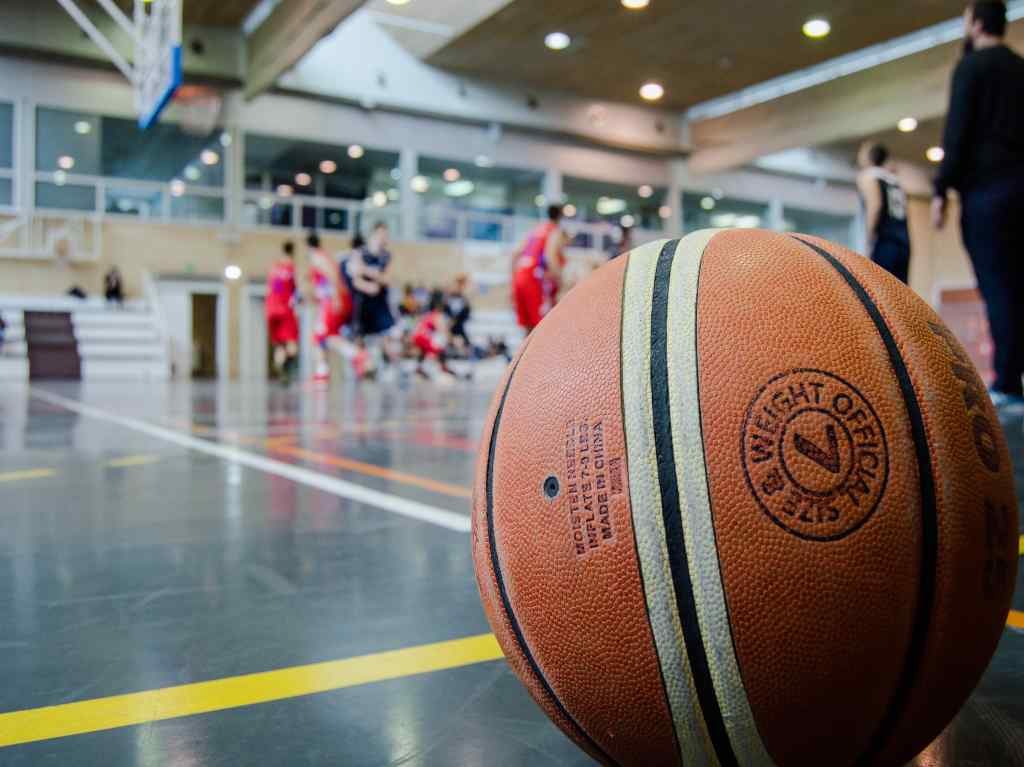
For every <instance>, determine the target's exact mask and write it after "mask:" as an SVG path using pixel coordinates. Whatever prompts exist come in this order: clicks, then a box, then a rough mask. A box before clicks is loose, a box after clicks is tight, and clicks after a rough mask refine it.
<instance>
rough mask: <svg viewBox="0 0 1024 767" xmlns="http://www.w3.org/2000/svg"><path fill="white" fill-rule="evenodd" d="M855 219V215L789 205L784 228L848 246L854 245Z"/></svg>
mask: <svg viewBox="0 0 1024 767" xmlns="http://www.w3.org/2000/svg"><path fill="white" fill-rule="evenodd" d="M853 221H854V218H853V216H841V215H837V214H835V213H822V212H821V211H816V210H801V209H800V208H790V207H787V208H786V210H785V214H784V220H783V223H782V228H783V231H786V232H800V233H801V234H810V235H813V236H815V237H822V238H823V239H826V240H831V241H832V242H836V243H839V244H840V245H845V246H846V247H852V245H853Z"/></svg>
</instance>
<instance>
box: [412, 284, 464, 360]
mask: <svg viewBox="0 0 1024 767" xmlns="http://www.w3.org/2000/svg"><path fill="white" fill-rule="evenodd" d="M444 310H445V301H444V293H442V292H441V291H440V290H435V291H434V292H433V293H432V294H431V296H430V308H429V309H428V310H427V313H426V314H424V315H423V317H422V318H420V320H419V322H418V323H417V324H416V329H415V330H414V331H413V334H412V343H413V346H415V347H416V349H417V354H418V358H417V361H416V375H418V376H420V377H421V378H427V379H429V378H430V376H429V375H427V371H426V370H425V369H424V367H423V363H424V362H425V361H426V360H427V358H428V357H433V358H434V359H436V360H437V363H438V365H439V366H440V367H441V372H442V373H446V374H447V375H450V376H453V377H455V376H456V373H455V371H454V370H452V369H451V368H450V367H448V354H447V351H446V347H447V346H448V341H449V337H448V332H447V331H448V318H447V317H446V316H445V311H444ZM467 377H468V376H467Z"/></svg>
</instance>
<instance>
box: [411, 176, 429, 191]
mask: <svg viewBox="0 0 1024 767" xmlns="http://www.w3.org/2000/svg"><path fill="white" fill-rule="evenodd" d="M409 188H410V189H412V190H413V191H414V192H416V194H423V193H424V192H425V191H427V190H428V189H429V188H430V179H428V178H427V177H426V176H413V177H412V178H411V179H409Z"/></svg>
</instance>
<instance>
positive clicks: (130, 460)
mask: <svg viewBox="0 0 1024 767" xmlns="http://www.w3.org/2000/svg"><path fill="white" fill-rule="evenodd" d="M159 460H160V456H158V455H126V456H124V457H122V458H114V459H113V460H110V461H107V464H106V465H107V466H108V467H109V468H111V469H126V468H128V467H129V466H145V465H147V464H150V463H156V462H157V461H159Z"/></svg>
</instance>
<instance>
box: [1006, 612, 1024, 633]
mask: <svg viewBox="0 0 1024 767" xmlns="http://www.w3.org/2000/svg"><path fill="white" fill-rule="evenodd" d="M1006 625H1007V626H1009V627H1011V628H1015V629H1019V630H1020V631H1024V613H1022V612H1021V611H1020V610H1010V614H1009V615H1008V616H1006Z"/></svg>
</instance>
